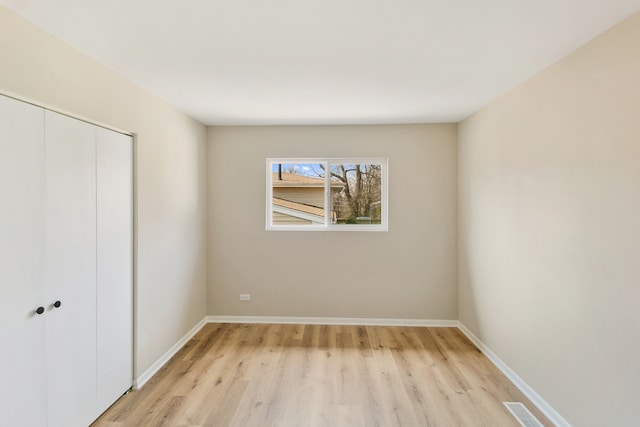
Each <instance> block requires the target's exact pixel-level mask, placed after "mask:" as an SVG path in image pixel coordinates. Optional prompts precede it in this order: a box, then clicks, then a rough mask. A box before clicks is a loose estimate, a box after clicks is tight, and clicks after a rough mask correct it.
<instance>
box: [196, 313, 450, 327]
mask: <svg viewBox="0 0 640 427" xmlns="http://www.w3.org/2000/svg"><path fill="white" fill-rule="evenodd" d="M206 320H207V322H208V323H265V324H266V323H271V324H300V325H358V326H430V327H454V328H455V327H457V326H458V323H459V322H458V321H457V320H428V319H372V318H362V317H290V316H207V317H206Z"/></svg>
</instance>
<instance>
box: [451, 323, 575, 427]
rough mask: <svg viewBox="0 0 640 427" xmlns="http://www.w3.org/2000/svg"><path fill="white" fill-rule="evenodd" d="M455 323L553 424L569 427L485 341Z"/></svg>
mask: <svg viewBox="0 0 640 427" xmlns="http://www.w3.org/2000/svg"><path fill="white" fill-rule="evenodd" d="M457 323H458V324H457V325H456V326H457V327H458V329H460V331H461V332H462V333H463V334H464V335H466V336H467V338H469V340H470V341H471V342H472V343H473V344H475V346H476V347H478V348H479V349H480V351H482V353H483V354H484V355H485V356H487V359H489V360H490V361H491V362H492V363H493V364H494V365H495V366H496V367H497V368H498V369H500V371H502V373H503V374H504V375H505V376H506V377H507V378H508V379H509V380H510V381H511V382H512V383H513V384H514V385H515V386H516V387H518V389H519V390H520V391H521V392H522V394H524V395H525V396H527V398H528V399H529V400H530V401H531V403H533V404H534V405H536V407H537V408H538V409H539V410H540V412H542V413H543V414H544V415H545V416H546V417H547V418H548V419H549V421H551V422H552V423H553V424H555V425H556V426H557V427H571V424H569V422H568V421H567V420H565V419H564V418H563V417H562V416H561V415H560V414H559V413H558V412H556V410H555V409H553V408H552V407H551V405H549V404H548V403H547V402H546V401H545V400H544V399H543V398H542V397H541V396H540V395H539V394H538V393H536V392H535V390H534V389H533V388H531V387H530V386H529V385H528V384H527V383H526V382H525V381H524V380H523V379H522V378H520V377H519V376H518V374H516V373H515V372H514V371H513V370H512V369H511V368H510V367H509V366H508V365H507V364H506V363H504V362H503V361H502V359H500V358H499V357H498V356H497V355H496V354H495V353H494V352H493V351H491V349H490V348H489V347H487V345H486V344H485V343H483V342H482V341H480V339H479V338H478V337H476V336H475V335H474V334H473V333H472V332H471V331H470V330H469V329H467V327H466V326H464V325H463V324H462V323H461V322H457Z"/></svg>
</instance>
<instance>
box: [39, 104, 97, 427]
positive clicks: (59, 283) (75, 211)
mask: <svg viewBox="0 0 640 427" xmlns="http://www.w3.org/2000/svg"><path fill="white" fill-rule="evenodd" d="M95 133H96V130H95V127H94V126H92V125H90V124H87V123H84V122H81V121H78V120H74V119H71V118H69V117H66V116H63V115H61V114H57V113H53V112H50V111H46V113H45V153H46V180H45V182H46V207H45V213H46V244H45V265H46V269H45V283H46V290H47V297H48V300H47V310H48V311H47V314H46V317H47V340H46V345H47V379H48V381H47V388H48V427H86V426H87V425H89V424H90V423H91V422H92V421H93V420H94V418H95V416H96V167H95V159H96V148H95ZM56 301H60V303H61V305H60V307H57V308H56V307H55V306H54V305H53V304H54V303H55V302H56Z"/></svg>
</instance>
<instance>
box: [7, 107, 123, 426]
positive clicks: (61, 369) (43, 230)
mask: <svg viewBox="0 0 640 427" xmlns="http://www.w3.org/2000/svg"><path fill="white" fill-rule="evenodd" d="M132 188H133V174H132V139H131V137H130V136H128V135H124V134H121V133H117V132H114V131H111V130H107V129H104V128H101V127H98V126H95V125H92V124H89V123H86V122H83V121H80V120H76V119H73V118H71V117H68V116H65V115H62V114H59V113H56V112H53V111H49V110H46V109H43V108H41V107H38V106H34V105H31V104H28V103H24V102H21V101H17V100H15V99H12V98H8V97H5V96H0V300H1V301H2V306H3V307H2V310H0V334H1V335H0V343H2V351H0V420H2V421H1V423H2V424H3V425H15V426H34V427H39V426H48V427H58V426H60V427H62V426H64V427H76V426H77V427H82V426H87V425H89V424H90V423H91V422H92V421H94V420H95V419H96V418H97V417H98V416H99V415H100V414H101V413H102V412H103V411H104V410H106V409H107V408H108V407H109V406H110V405H111V404H112V403H113V402H114V401H115V400H117V399H118V397H119V396H120V395H122V394H123V393H124V392H126V391H127V389H129V387H130V386H131V384H132V376H133V374H132V366H133V335H132V334H133V287H132V277H133V253H132V236H133V230H132V228H133V222H132V217H133V215H132V206H133V204H132V203H133V202H132V199H133V197H132Z"/></svg>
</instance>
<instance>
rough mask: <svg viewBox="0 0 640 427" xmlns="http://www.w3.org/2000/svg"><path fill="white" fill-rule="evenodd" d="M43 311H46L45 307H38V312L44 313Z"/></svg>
mask: <svg viewBox="0 0 640 427" xmlns="http://www.w3.org/2000/svg"><path fill="white" fill-rule="evenodd" d="M42 313H44V307H38V308H36V314H42Z"/></svg>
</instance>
